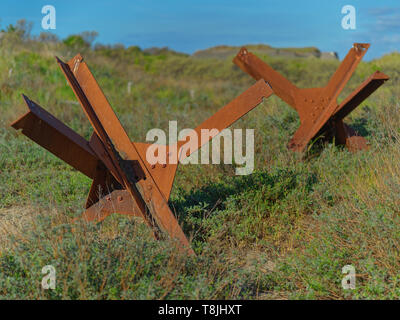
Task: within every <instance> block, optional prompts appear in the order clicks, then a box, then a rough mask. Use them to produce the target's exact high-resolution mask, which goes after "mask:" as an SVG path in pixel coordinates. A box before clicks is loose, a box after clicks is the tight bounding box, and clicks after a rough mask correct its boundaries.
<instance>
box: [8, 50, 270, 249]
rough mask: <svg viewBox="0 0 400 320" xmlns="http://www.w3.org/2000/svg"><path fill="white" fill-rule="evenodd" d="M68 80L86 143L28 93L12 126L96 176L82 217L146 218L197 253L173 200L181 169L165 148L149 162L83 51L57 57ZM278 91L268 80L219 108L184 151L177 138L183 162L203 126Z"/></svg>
mask: <svg viewBox="0 0 400 320" xmlns="http://www.w3.org/2000/svg"><path fill="white" fill-rule="evenodd" d="M57 62H58V64H59V66H60V67H61V69H62V71H63V73H64V75H65V77H66V78H67V81H68V83H69V85H70V87H71V88H72V90H73V92H74V93H75V96H76V97H77V99H78V100H79V102H80V104H81V106H82V108H83V111H84V112H85V114H86V116H87V117H88V119H89V121H90V123H91V125H92V127H93V129H94V132H93V134H92V136H91V138H90V141H87V140H86V139H84V138H83V137H82V136H80V135H79V134H77V133H76V132H74V131H73V130H72V129H70V128H69V127H68V126H66V125H65V124H64V123H62V122H61V121H60V120H58V119H57V118H55V117H54V116H53V115H51V114H50V113H49V112H47V111H46V110H45V109H43V108H42V107H40V106H39V105H38V104H36V103H35V102H33V101H32V100H30V99H29V98H28V97H26V96H23V98H24V100H25V102H26V104H27V106H28V109H29V111H28V112H27V113H26V114H25V115H23V116H22V117H20V118H19V119H18V120H16V121H14V122H13V123H12V124H11V126H12V127H13V128H15V129H17V130H18V129H21V130H22V133H23V134H24V135H26V136H27V137H29V138H30V139H31V140H33V141H34V142H36V143H37V144H39V145H40V146H42V147H43V148H45V149H47V150H48V151H50V152H51V153H53V154H54V155H55V156H57V157H59V158H60V159H61V160H63V161H65V162H66V163H68V164H69V165H71V166H72V167H73V168H75V169H76V170H78V171H80V172H81V173H83V174H85V175H86V176H88V177H89V178H90V179H92V180H93V181H92V185H91V187H90V191H89V194H88V197H87V201H86V210H85V211H84V213H83V215H82V217H83V218H84V219H85V220H87V221H96V222H100V221H102V220H103V219H105V218H106V217H107V216H109V215H110V214H112V213H120V214H125V215H131V216H138V217H141V218H142V219H143V220H144V221H145V223H146V224H147V225H148V226H149V227H150V228H151V229H152V231H153V234H154V236H155V238H159V237H160V235H161V233H162V232H165V233H167V234H168V235H169V236H170V237H171V238H172V239H176V240H177V243H178V246H179V247H180V248H181V249H184V250H186V251H187V252H188V253H191V254H192V253H193V251H192V249H191V248H190V245H189V241H188V239H187V237H186V235H185V234H184V232H183V231H182V229H181V227H180V225H179V223H178V221H177V219H176V217H175V215H174V214H173V212H172V211H171V209H170V207H169V205H168V200H169V196H170V193H171V189H172V185H173V181H174V177H175V174H176V170H177V167H178V164H177V163H173V162H172V161H169V160H170V157H172V156H173V155H172V154H171V152H169V150H172V148H171V146H166V152H167V155H168V156H167V162H166V163H165V164H156V165H154V164H150V163H149V162H147V160H146V151H147V148H148V147H149V146H150V144H146V143H137V142H132V141H131V140H130V139H129V137H128V135H127V133H126V132H125V130H124V128H123V127H122V125H121V123H120V122H119V120H118V118H117V116H116V114H115V113H114V111H113V109H112V108H111V106H110V104H109V103H108V101H107V98H106V97H105V95H104V94H103V92H102V90H101V88H100V87H99V85H98V83H97V82H96V80H95V78H94V77H93V75H92V73H91V72H90V70H89V68H88V66H87V64H86V62H84V60H83V57H82V56H81V55H79V54H78V55H77V56H75V57H74V58H73V59H71V60H70V61H69V62H67V63H64V62H63V61H61V60H60V59H58V58H57ZM272 93H273V91H272V90H271V87H270V86H269V85H268V83H266V82H265V81H264V80H259V81H257V82H256V83H255V84H254V85H253V86H251V87H250V88H249V89H247V90H246V91H244V92H243V93H242V94H240V95H239V96H238V97H237V98H235V99H234V100H232V101H231V102H229V103H228V104H227V105H226V106H224V107H223V108H221V109H220V110H219V111H217V112H216V113H215V114H214V115H213V116H211V117H210V118H208V119H207V120H205V121H204V122H203V123H202V124H200V125H199V126H198V127H196V128H195V129H194V131H195V132H196V133H197V136H198V139H199V140H198V143H197V146H196V148H197V149H196V148H191V149H188V150H184V148H183V147H184V144H185V141H178V142H177V144H176V146H174V147H176V149H174V150H179V151H178V152H179V161H181V160H183V159H184V158H185V157H188V156H189V155H190V154H191V153H193V152H195V151H196V150H198V148H200V147H201V143H202V142H203V143H207V142H208V141H210V140H211V139H212V138H213V137H212V136H210V137H209V139H208V141H200V136H201V134H200V133H201V130H202V129H210V130H211V129H217V130H218V131H221V130H223V129H225V128H227V127H229V126H230V125H231V124H233V123H234V122H235V121H236V120H238V119H239V118H241V117H243V116H244V115H245V114H246V113H248V112H249V111H250V110H252V109H254V108H255V107H256V106H257V105H258V104H260V103H261V102H262V101H263V99H265V98H268V97H269V96H270V95H271V94H272Z"/></svg>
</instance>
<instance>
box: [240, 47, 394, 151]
mask: <svg viewBox="0 0 400 320" xmlns="http://www.w3.org/2000/svg"><path fill="white" fill-rule="evenodd" d="M368 48H369V44H367V43H355V44H354V45H353V47H352V48H351V49H350V50H349V52H348V54H347V55H346V57H345V58H344V60H343V61H342V63H341V64H340V66H339V68H338V69H337V70H336V72H335V73H334V74H333V76H332V77H331V79H330V80H329V82H328V84H327V85H326V86H325V87H321V88H307V89H300V88H298V87H296V86H295V85H294V84H293V83H291V82H290V81H289V80H288V79H286V78H285V77H284V76H283V75H281V74H280V73H279V72H277V71H275V70H274V69H273V68H271V67H270V66H269V65H268V64H266V63H265V62H264V61H262V60H261V59H259V58H258V57H257V56H255V55H254V54H252V53H251V52H249V51H248V50H247V49H246V48H242V49H241V50H240V51H239V53H238V54H237V56H236V57H235V58H234V60H233V62H234V63H235V64H236V65H237V66H239V67H240V68H241V69H242V70H243V71H245V72H246V73H248V74H249V75H250V76H252V77H253V78H254V79H256V80H259V79H264V80H265V81H267V82H268V83H269V84H270V85H271V87H272V89H273V91H274V93H275V94H276V95H277V96H279V97H280V98H281V99H282V100H283V101H285V102H286V103H287V104H289V105H290V106H292V107H293V108H294V109H295V110H296V111H297V113H298V114H299V117H300V127H299V128H298V130H297V131H296V132H295V134H294V136H293V138H292V139H291V141H290V142H289V148H290V149H292V150H294V151H303V150H304V149H305V147H306V146H307V144H308V143H309V142H310V140H312V139H313V138H315V137H316V136H319V135H320V134H324V133H329V135H331V136H332V135H333V136H335V138H336V139H335V141H336V142H337V143H339V144H344V145H346V146H347V147H348V148H349V150H350V151H357V150H360V149H365V148H367V142H366V140H365V139H364V138H363V137H361V136H358V135H357V133H356V132H355V131H354V130H353V129H351V128H350V127H349V126H347V125H345V124H344V123H343V118H344V117H346V116H347V115H348V114H349V113H350V112H351V111H353V110H354V109H355V108H356V107H357V106H358V105H360V104H361V102H363V101H364V100H365V99H366V98H368V97H369V95H371V94H372V93H373V92H374V91H375V90H376V89H378V88H379V87H380V86H381V85H382V84H383V83H384V82H385V81H386V80H388V79H389V77H388V76H387V75H385V74H384V73H382V72H379V71H376V72H375V73H374V74H373V75H371V76H370V77H369V78H368V79H366V80H365V81H364V82H363V83H362V84H361V85H360V86H359V87H358V88H357V89H356V90H355V91H354V92H352V93H351V94H350V95H349V96H348V97H347V98H346V99H345V100H344V101H343V102H342V103H341V104H340V105H338V103H337V98H338V96H339V95H340V93H341V92H342V90H343V88H344V87H345V85H346V84H347V82H348V81H349V79H350V78H351V76H352V74H353V73H354V71H355V69H356V67H357V65H358V63H359V62H360V61H361V59H362V58H363V56H364V55H365V53H366V51H367V50H368Z"/></svg>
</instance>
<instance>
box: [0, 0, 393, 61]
mask: <svg viewBox="0 0 400 320" xmlns="http://www.w3.org/2000/svg"><path fill="white" fill-rule="evenodd" d="M48 4H49V5H53V6H54V7H55V8H56V23H57V28H56V30H53V31H52V32H53V33H55V34H57V35H58V36H59V37H60V38H65V37H66V36H67V35H70V34H74V33H80V32H82V31H91V30H95V31H97V32H98V33H99V37H98V38H97V40H96V41H97V42H101V43H105V44H115V43H122V44H124V45H126V46H129V45H138V46H140V47H142V48H148V47H153V46H158V47H164V46H167V47H170V48H172V49H174V50H177V51H182V52H187V53H192V52H194V51H196V50H199V49H205V48H208V47H211V46H215V45H222V44H225V45H244V44H250V43H252V44H254V43H265V44H269V45H272V46H274V47H304V46H316V47H318V48H319V49H321V50H322V51H336V52H338V53H339V57H340V58H343V57H344V55H345V54H346V53H347V51H348V50H349V48H350V47H351V45H352V44H353V42H371V48H370V49H369V52H368V53H367V55H366V57H365V58H366V60H369V59H372V58H375V57H379V56H381V55H382V54H385V53H388V52H391V51H395V50H397V51H399V50H400V0H345V1H341V0H302V1H295V0H246V1H244V0H241V1H237V0H213V1H211V0H130V1H128V0H113V1H105V0H98V1H82V0H80V1H76V0H69V1H64V0H63V1H62V0H46V1H41V0H30V1H20V0H1V2H0V19H1V27H3V28H4V27H5V26H7V25H8V24H11V23H12V24H14V23H15V22H16V21H17V20H18V19H21V18H25V19H27V20H29V21H32V22H33V23H34V28H33V34H39V33H40V32H41V31H43V30H42V29H41V20H42V18H43V14H42V13H41V9H42V7H43V6H44V5H48ZM344 5H353V6H354V7H355V8H356V30H344V29H343V28H342V27H341V20H342V17H343V14H342V13H341V9H342V7H343V6H344Z"/></svg>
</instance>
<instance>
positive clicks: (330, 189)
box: [0, 32, 400, 299]
mask: <svg viewBox="0 0 400 320" xmlns="http://www.w3.org/2000/svg"><path fill="white" fill-rule="evenodd" d="M0 41H1V44H0V105H1V108H2V118H1V119H0V298H2V299H397V298H399V297H400V291H399V288H400V286H399V281H400V279H399V267H398V266H399V265H400V257H399V252H400V250H399V249H400V248H399V243H400V218H399V209H398V208H399V201H400V200H399V194H400V192H399V191H400V179H399V177H400V165H399V164H398V161H397V159H398V156H399V155H400V142H399V130H398V128H399V125H400V117H399V113H398V108H399V102H398V101H399V98H400V85H399V83H400V55H399V54H398V53H392V54H389V55H386V56H384V57H382V58H380V59H377V60H373V61H371V62H368V63H361V64H360V65H359V67H358V69H357V71H356V73H355V74H354V76H353V77H352V79H351V81H350V82H349V84H348V86H347V88H346V92H345V93H344V94H343V96H341V99H343V98H344V97H345V95H346V94H348V93H349V92H350V91H351V90H352V89H354V88H356V87H357V85H358V84H359V83H360V82H361V81H362V80H364V79H365V78H366V77H367V76H369V74H371V73H372V72H374V71H375V70H377V69H379V70H381V71H383V72H385V73H386V74H388V75H389V76H390V77H391V80H390V81H388V82H387V83H386V84H385V85H384V86H383V87H382V88H380V89H379V90H378V91H377V92H375V93H374V94H373V95H372V96H371V97H370V98H369V99H368V100H366V101H365V102H364V103H363V104H362V106H361V107H360V108H358V109H357V110H356V111H354V112H353V113H352V114H351V115H350V116H349V117H347V119H346V121H347V122H348V123H349V124H351V125H353V126H354V127H355V128H357V130H358V131H359V132H361V133H362V134H363V135H364V136H366V138H367V139H368V140H369V141H370V143H371V147H370V149H369V150H368V151H364V152H359V153H357V154H350V153H349V152H348V151H347V150H346V149H343V148H342V147H336V146H334V145H333V144H326V145H323V146H321V145H315V146H313V147H311V148H310V149H309V150H307V152H306V153H305V154H304V155H298V154H294V153H292V152H290V151H288V150H287V148H286V145H287V142H288V141H289V139H290V137H291V136H292V135H293V133H294V132H295V130H296V128H297V127H298V125H299V120H298V118H297V115H296V113H295V111H294V110H292V109H291V108H290V107H288V106H287V105H285V104H284V103H283V102H282V101H281V100H279V99H278V98H277V97H271V98H269V99H268V100H267V101H265V102H264V103H262V104H261V105H260V106H258V107H257V108H256V109H255V110H253V111H252V112H250V113H249V114H248V115H246V116H245V117H244V118H243V119H241V120H239V121H238V123H236V124H235V125H234V127H235V128H254V129H255V132H256V137H255V151H256V159H255V164H256V165H255V168H256V169H255V171H254V172H253V174H252V175H249V176H235V175H234V167H233V166H232V165H218V166H217V165H187V166H181V167H180V168H179V169H178V173H177V178H176V181H175V184H174V188H173V192H172V196H171V201H170V206H171V208H173V210H174V212H175V213H176V215H177V216H178V217H179V221H180V223H181V224H182V226H183V228H184V231H185V233H186V234H187V235H188V236H189V237H190V239H191V244H192V247H193V248H194V250H195V251H196V253H197V256H195V257H187V256H185V255H184V254H182V253H179V252H177V251H175V249H173V248H174V246H172V245H171V243H170V241H171V240H169V239H162V240H161V241H155V240H154V239H152V237H151V236H150V234H149V231H148V229H147V228H146V226H144V225H143V224H142V223H140V221H138V220H137V219H129V218H127V217H120V216H118V215H114V216H112V217H110V218H108V219H107V220H106V221H105V222H104V223H101V224H99V225H93V224H85V223H83V222H78V223H76V224H71V223H70V221H71V218H73V217H76V216H79V215H80V214H81V213H82V211H83V204H84V202H85V197H86V195H87V192H88V190H89V187H90V180H89V179H88V178H86V177H84V176H83V175H82V174H80V173H78V172H76V171H74V170H73V169H72V168H71V167H68V165H66V164H65V163H63V162H62V161H61V160H59V159H57V158H56V157H54V156H53V155H51V154H50V153H49V152H47V151H46V150H44V149H42V148H41V147H39V146H38V145H36V144H35V143H33V142H32V141H30V140H28V139H27V138H26V137H24V136H22V135H21V134H19V133H17V132H15V131H14V130H13V129H11V128H10V127H9V123H10V122H11V121H13V120H15V119H16V118H17V117H19V116H20V115H22V114H23V113H24V112H26V107H25V106H24V103H23V101H22V98H21V93H25V94H26V95H27V96H29V97H30V98H31V99H33V100H34V101H36V102H38V103H39V104H40V105H42V106H43V107H44V108H45V109H47V110H48V111H50V112H51V113H52V114H54V115H55V116H56V117H58V118H59V119H61V120H62V121H64V122H65V123H67V124H68V125H69V126H70V127H71V128H73V129H74V130H75V131H77V132H79V133H80V134H81V135H83V136H84V137H85V138H89V137H90V134H91V131H92V129H91V128H90V125H89V123H88V121H87V119H86V118H85V116H84V114H83V112H82V110H81V109H80V106H79V105H77V104H76V100H75V98H74V95H73V93H72V91H71V90H70V88H69V87H68V86H67V85H66V81H65V79H64V77H63V75H62V73H61V70H59V69H58V66H57V64H56V62H55V59H54V57H53V56H54V55H57V56H60V57H61V58H62V59H64V60H68V59H70V58H72V57H73V56H74V55H75V54H76V53H77V52H78V51H80V52H82V53H83V55H84V56H85V59H86V61H87V62H88V64H89V66H90V67H91V69H92V71H93V72H94V74H95V76H96V79H97V80H98V82H99V83H100V86H101V87H102V88H103V90H104V92H105V94H106V96H107V97H108V98H109V100H110V102H111V105H112V106H113V108H114V110H115V111H116V113H117V114H118V117H119V118H120V120H121V122H122V123H123V125H124V127H125V128H126V129H127V131H128V134H129V136H130V137H131V138H132V139H133V140H135V141H142V142H143V141H145V134H146V132H147V131H148V130H149V129H151V128H154V127H158V128H161V129H164V130H165V129H167V128H168V121H169V120H177V121H178V126H179V129H182V128H185V127H194V126H196V124H198V123H199V121H201V120H203V119H206V118H207V117H208V116H209V115H211V114H212V113H213V112H215V111H216V110H218V109H219V108H220V107H222V106H223V105H224V104H226V103H227V102H229V101H230V100H232V99H233V98H234V97H236V96H237V95H238V94H239V93H241V92H242V91H244V90H245V89H246V88H248V87H249V86H250V85H251V84H252V83H253V81H252V80H251V79H250V78H249V77H248V76H247V75H245V74H244V73H243V72H241V71H240V70H239V69H238V68H236V67H235V66H234V65H233V64H232V63H231V61H230V60H229V59H228V60H218V59H212V58H209V59H206V58H204V59H196V58H192V57H190V56H186V55H181V54H178V53H174V52H169V51H168V50H160V51H159V52H156V53H154V54H149V53H148V52H144V51H142V50H140V49H139V48H137V47H131V48H122V47H118V46H116V47H105V46H98V47H96V48H94V49H93V48H90V46H87V45H84V46H82V47H76V46H77V45H76V43H79V41H78V42H74V43H75V44H73V45H71V44H68V42H67V43H64V42H62V41H52V42H43V41H42V42H41V41H38V40H34V39H30V38H29V37H28V38H24V39H22V38H21V37H20V36H17V35H16V34H14V33H13V32H9V33H7V34H6V36H4V37H3V38H2V39H1V40H0ZM71 46H72V47H71ZM261 58H263V59H265V60H266V61H268V63H270V64H271V65H272V66H273V67H274V68H276V69H277V70H279V71H280V72H282V73H283V74H284V75H286V76H287V77H288V78H289V79H291V80H292V81H293V82H294V83H295V84H296V85H298V86H299V87H314V86H322V85H324V84H326V83H327V81H328V79H329V76H330V75H331V74H332V73H333V72H334V70H335V69H336V68H337V66H338V63H339V62H338V61H330V60H329V61H324V60H319V59H316V58H310V59H301V58H296V59H284V58H279V57H268V56H261ZM129 82H131V85H130V88H131V89H130V91H129V90H128V83H129ZM49 264H52V265H53V266H54V267H55V268H56V272H57V273H56V276H57V284H56V289H55V290H43V289H41V286H40V283H41V279H42V277H43V275H42V274H41V270H42V268H43V267H44V266H45V265H49ZM347 264H351V265H353V266H354V267H355V269H356V273H357V283H356V289H355V290H343V289H342V287H341V280H342V278H343V277H344V275H343V274H342V273H341V270H342V267H343V266H344V265H347Z"/></svg>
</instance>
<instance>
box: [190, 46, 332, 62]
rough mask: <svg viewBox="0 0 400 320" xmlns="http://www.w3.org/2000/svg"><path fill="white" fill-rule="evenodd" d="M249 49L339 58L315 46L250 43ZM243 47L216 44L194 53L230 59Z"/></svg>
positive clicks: (260, 52) (285, 55) (274, 54)
mask: <svg viewBox="0 0 400 320" xmlns="http://www.w3.org/2000/svg"><path fill="white" fill-rule="evenodd" d="M244 47H246V48H247V49H248V50H250V51H251V52H253V53H254V54H256V55H266V56H271V57H282V58H328V57H330V58H331V59H337V55H336V54H335V53H333V54H331V55H329V54H327V53H322V52H321V51H320V50H318V49H317V48H315V47H308V48H273V47H271V46H268V45H265V44H256V45H254V44H249V45H244ZM240 48H241V47H237V46H236V47H235V46H216V47H212V48H208V49H205V50H199V51H196V52H195V53H193V57H196V58H214V59H223V60H225V59H229V58H233V57H234V56H235V55H236V54H237V53H238V51H239V49H240Z"/></svg>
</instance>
